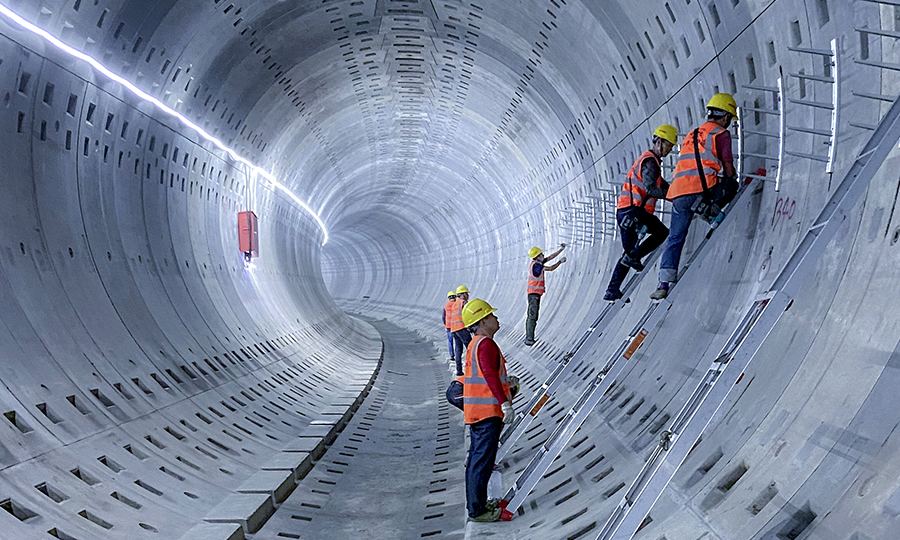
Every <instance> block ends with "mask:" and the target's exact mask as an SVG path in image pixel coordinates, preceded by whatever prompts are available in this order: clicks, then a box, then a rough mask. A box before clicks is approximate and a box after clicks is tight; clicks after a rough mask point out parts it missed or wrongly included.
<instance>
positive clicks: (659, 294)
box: [650, 281, 669, 300]
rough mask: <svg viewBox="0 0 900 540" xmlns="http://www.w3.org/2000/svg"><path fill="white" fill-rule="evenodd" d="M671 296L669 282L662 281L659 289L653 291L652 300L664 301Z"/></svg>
mask: <svg viewBox="0 0 900 540" xmlns="http://www.w3.org/2000/svg"><path fill="white" fill-rule="evenodd" d="M667 296H669V283H668V282H667V281H660V282H659V287H657V288H656V290H655V291H653V294H651V295H650V299H651V300H662V299H663V298H665V297H667Z"/></svg>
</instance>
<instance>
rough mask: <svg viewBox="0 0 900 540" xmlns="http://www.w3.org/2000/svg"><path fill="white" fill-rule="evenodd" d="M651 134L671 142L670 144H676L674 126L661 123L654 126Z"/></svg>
mask: <svg viewBox="0 0 900 540" xmlns="http://www.w3.org/2000/svg"><path fill="white" fill-rule="evenodd" d="M653 136H654V137H659V138H660V139H663V140H665V141H669V142H670V143H672V146H675V145H676V144H678V130H677V129H675V126H672V125H669V124H662V125H661V126H659V127H658V128H656V131H654V132H653Z"/></svg>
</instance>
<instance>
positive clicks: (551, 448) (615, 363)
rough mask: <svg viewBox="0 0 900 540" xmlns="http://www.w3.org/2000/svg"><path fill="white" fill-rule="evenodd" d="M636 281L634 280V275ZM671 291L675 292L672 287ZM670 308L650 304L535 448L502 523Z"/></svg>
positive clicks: (697, 256)
mask: <svg viewBox="0 0 900 540" xmlns="http://www.w3.org/2000/svg"><path fill="white" fill-rule="evenodd" d="M748 185H749V183H747V182H742V183H741V186H740V188H739V189H738V192H737V194H736V195H735V197H734V200H733V201H732V202H731V204H729V205H728V207H727V208H726V210H725V214H726V217H727V215H728V214H729V213H730V212H731V210H732V209H733V208H734V207H735V205H736V204H737V202H738V201H739V200H740V198H741V195H742V194H743V193H744V191H746V189H747V187H748ZM714 231H715V229H713V228H710V230H709V232H708V233H707V234H706V236H705V237H704V238H703V240H702V241H701V242H700V244H699V245H698V246H697V249H696V250H694V253H693V254H692V255H691V257H690V259H689V260H688V262H687V263H686V264H685V266H684V269H683V271H682V275H683V274H684V272H687V270H688V269H689V268H690V267H691V266H692V265H693V264H695V263H696V262H698V261H701V260H703V255H704V253H706V250H704V248H705V247H706V245H707V243H708V242H709V240H710V238H711V237H712V235H713V232H714ZM635 278H637V276H635ZM672 290H674V285H673V289H672ZM670 294H671V292H670ZM671 306H672V303H671V301H670V300H669V299H664V300H661V301H656V300H654V301H651V302H650V305H649V307H648V308H647V311H646V312H645V313H644V315H643V316H641V318H640V320H639V321H638V323H637V325H635V327H634V329H632V331H631V332H630V333H629V334H628V336H627V337H626V338H625V340H624V341H623V342H622V344H621V345H619V347H618V348H617V349H616V351H615V352H614V353H613V354H612V355H611V356H610V357H609V359H608V360H607V361H606V364H604V366H603V368H602V369H601V370H600V371H599V372H598V373H597V375H596V377H594V380H593V381H591V383H590V385H589V386H588V387H587V388H586V389H585V390H584V392H583V393H582V394H581V397H579V398H578V401H577V402H576V403H575V405H574V406H573V407H572V408H571V409H570V410H569V411H568V412H567V413H566V416H565V417H563V419H562V421H560V423H559V425H558V426H557V427H556V429H555V430H554V431H553V433H552V434H551V435H550V437H549V438H548V439H547V440H546V441H545V442H544V444H542V445H541V447H540V448H539V449H538V452H537V453H536V454H535V455H534V457H533V458H532V459H531V461H530V462H529V463H528V466H527V467H526V468H525V470H524V471H522V473H521V474H520V475H519V477H518V478H516V480H515V482H513V485H512V486H511V487H510V488H509V490H508V491H507V492H506V495H504V496H503V499H502V500H501V501H500V506H501V507H502V508H503V512H502V514H501V519H503V520H504V521H509V520H511V519H512V516H513V513H514V512H515V511H516V510H518V509H519V507H521V506H522V504H523V503H524V502H525V498H526V497H528V494H529V493H531V490H532V489H534V487H535V486H536V485H537V483H538V482H539V481H540V479H541V478H542V477H543V475H544V473H546V472H547V469H549V468H550V465H551V464H552V463H553V461H554V460H555V459H556V458H557V457H559V455H560V454H561V453H562V451H563V449H564V448H565V446H566V445H567V444H568V443H569V441H570V440H572V437H573V436H574V435H575V432H576V431H578V429H579V428H580V427H581V425H582V424H583V423H584V421H585V420H586V419H587V417H588V416H589V415H590V413H591V412H592V411H593V410H594V407H596V406H597V404H598V403H600V401H601V400H602V399H603V397H604V396H605V395H606V393H607V392H608V391H609V389H610V387H611V386H612V384H613V383H614V382H615V381H616V378H617V377H618V376H619V374H621V373H622V372H623V371H624V369H625V367H626V366H627V364H628V363H629V360H630V359H631V357H632V355H634V353H635V351H637V349H638V348H639V347H640V346H641V344H642V343H643V342H644V339H645V338H646V337H647V335H648V334H649V333H650V332H651V331H653V329H655V328H656V326H657V325H658V324H659V322H660V321H661V320H662V319H663V317H664V316H665V314H666V312H668V310H669V308H670V307H671ZM557 369H559V368H557ZM539 396H540V394H539Z"/></svg>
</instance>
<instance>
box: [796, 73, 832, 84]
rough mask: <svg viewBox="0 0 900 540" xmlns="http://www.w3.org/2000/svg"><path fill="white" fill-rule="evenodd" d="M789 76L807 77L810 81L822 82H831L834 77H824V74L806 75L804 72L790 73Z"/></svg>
mask: <svg viewBox="0 0 900 540" xmlns="http://www.w3.org/2000/svg"><path fill="white" fill-rule="evenodd" d="M790 76H791V77H796V78H798V79H809V80H811V81H819V82H824V83H833V82H834V77H826V76H824V75H807V74H806V73H791V74H790Z"/></svg>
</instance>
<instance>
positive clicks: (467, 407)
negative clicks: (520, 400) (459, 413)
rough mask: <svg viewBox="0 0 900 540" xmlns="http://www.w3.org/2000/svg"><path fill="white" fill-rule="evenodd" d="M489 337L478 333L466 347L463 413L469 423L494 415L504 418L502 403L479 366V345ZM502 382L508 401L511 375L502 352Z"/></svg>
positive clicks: (509, 399)
mask: <svg viewBox="0 0 900 540" xmlns="http://www.w3.org/2000/svg"><path fill="white" fill-rule="evenodd" d="M485 338H487V339H490V338H488V337H487V336H482V335H478V334H476V335H475V336H474V337H473V338H472V341H470V342H469V347H468V348H467V349H466V371H465V373H466V374H465V377H466V379H465V381H464V382H463V413H464V414H465V417H466V423H467V424H474V423H476V422H480V421H482V420H485V419H487V418H491V417H492V416H499V417H500V418H503V408H502V407H501V405H502V403H500V402H498V401H497V398H495V397H494V394H493V393H492V392H491V388H490V387H489V386H488V385H487V381H486V380H485V378H484V377H483V376H482V374H481V369H480V368H479V366H478V345H479V344H480V343H481V342H482V341H484V340H485ZM500 383H501V384H502V385H503V393H504V394H506V401H511V398H510V395H511V394H510V391H509V376H507V374H506V358H504V357H503V353H501V354H500Z"/></svg>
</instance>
